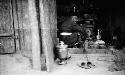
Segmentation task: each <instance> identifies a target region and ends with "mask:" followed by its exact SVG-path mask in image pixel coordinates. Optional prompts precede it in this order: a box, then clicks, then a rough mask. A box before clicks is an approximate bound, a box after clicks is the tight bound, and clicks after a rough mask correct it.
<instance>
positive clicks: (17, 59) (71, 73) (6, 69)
mask: <svg viewBox="0 0 125 75" xmlns="http://www.w3.org/2000/svg"><path fill="white" fill-rule="evenodd" d="M87 56H88V58H89V61H90V62H92V63H93V64H94V65H95V67H93V68H90V69H84V68H81V67H79V66H78V65H79V64H81V62H83V61H84V62H87V61H86V55H85V54H71V58H70V59H69V60H67V64H65V65H57V64H56V63H55V67H54V69H53V71H52V72H51V73H48V72H46V71H36V70H32V69H31V63H30V60H29V59H28V58H26V57H23V56H22V55H20V54H14V55H0V75H100V74H101V75H125V70H122V71H113V72H111V71H109V70H108V67H109V66H111V65H112V64H113V63H114V62H113V60H114V56H113V55H111V54H87Z"/></svg>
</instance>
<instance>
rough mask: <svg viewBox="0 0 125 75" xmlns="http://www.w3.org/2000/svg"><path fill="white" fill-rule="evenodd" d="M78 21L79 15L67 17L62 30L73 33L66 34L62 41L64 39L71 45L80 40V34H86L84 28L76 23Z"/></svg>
mask: <svg viewBox="0 0 125 75" xmlns="http://www.w3.org/2000/svg"><path fill="white" fill-rule="evenodd" d="M77 21H78V17H77V16H71V17H69V18H68V19H66V20H65V21H64V22H63V23H62V25H61V27H60V31H61V32H66V33H72V34H71V35H66V36H65V35H64V36H61V38H60V40H61V41H64V43H65V44H67V45H69V46H73V45H74V44H75V43H76V42H77V41H78V40H79V38H78V36H79V35H82V36H83V34H84V30H83V28H82V27H81V26H80V25H78V24H77V23H76V22H77ZM79 33H80V34H79ZM82 38H83V37H82Z"/></svg>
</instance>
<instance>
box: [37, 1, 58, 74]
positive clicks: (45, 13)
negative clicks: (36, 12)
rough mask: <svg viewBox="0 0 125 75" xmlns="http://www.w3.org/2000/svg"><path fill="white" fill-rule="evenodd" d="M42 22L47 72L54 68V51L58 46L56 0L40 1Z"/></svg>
mask: <svg viewBox="0 0 125 75" xmlns="http://www.w3.org/2000/svg"><path fill="white" fill-rule="evenodd" d="M39 5H40V21H41V24H40V25H41V30H42V47H43V50H44V51H45V55H46V66H47V71H48V72H51V71H52V69H53V68H54V67H53V65H54V53H53V49H54V46H55V45H56V34H57V33H56V29H57V28H56V26H57V25H56V23H57V20H56V2H55V0H40V4H39Z"/></svg>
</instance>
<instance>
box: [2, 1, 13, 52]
mask: <svg viewBox="0 0 125 75" xmlns="http://www.w3.org/2000/svg"><path fill="white" fill-rule="evenodd" d="M2 34H12V35H13V34H14V30H13V19H12V6H11V0H0V35H2ZM0 43H2V45H3V46H4V51H2V50H1V49H0V52H1V53H13V52H15V45H14V39H10V38H9V39H8V37H0Z"/></svg>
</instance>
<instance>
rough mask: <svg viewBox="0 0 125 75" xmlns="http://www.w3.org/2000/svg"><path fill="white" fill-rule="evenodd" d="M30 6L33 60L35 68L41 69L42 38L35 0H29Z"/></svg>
mask: <svg viewBox="0 0 125 75" xmlns="http://www.w3.org/2000/svg"><path fill="white" fill-rule="evenodd" d="M28 4H29V5H28V6H29V7H28V8H29V19H30V25H31V32H32V60H33V61H32V62H33V69H36V70H41V64H40V38H39V28H38V20H37V13H36V7H35V0H28Z"/></svg>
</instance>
